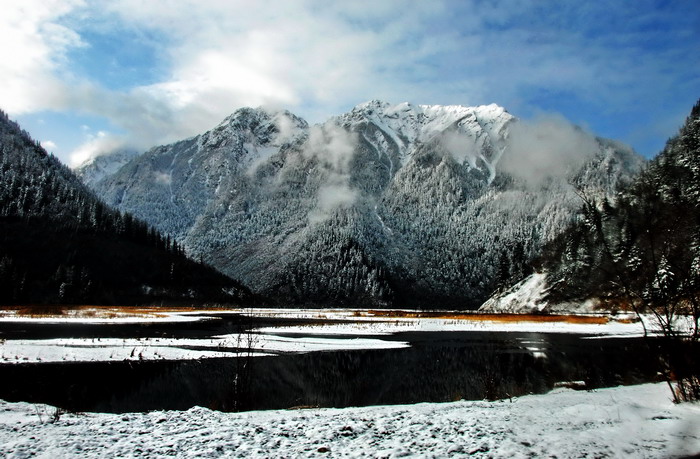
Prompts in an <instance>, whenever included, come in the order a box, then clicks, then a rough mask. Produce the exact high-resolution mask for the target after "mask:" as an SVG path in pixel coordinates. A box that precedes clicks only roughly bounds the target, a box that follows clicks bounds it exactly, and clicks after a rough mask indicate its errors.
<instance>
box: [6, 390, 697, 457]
mask: <svg viewBox="0 0 700 459" xmlns="http://www.w3.org/2000/svg"><path fill="white" fill-rule="evenodd" d="M54 413H55V408H53V407H49V406H46V405H32V404H28V403H7V402H0V456H1V457H8V458H25V457H30V456H33V457H34V456H35V457H47V458H48V457H166V456H167V457H404V456H418V457H494V458H526V457H558V458H584V457H585V458H594V457H619V458H629V457H635V458H646V457H649V458H669V457H682V456H687V455H692V454H697V453H700V406H698V405H692V404H682V405H674V404H673V403H672V402H671V401H670V392H669V390H668V387H667V386H666V385H665V384H646V385H640V386H627V387H617V388H610V389H600V390H596V391H590V392H586V391H573V390H569V389H557V390H555V391H553V392H550V393H549V394H546V395H530V396H525V397H520V398H517V399H512V400H502V401H497V402H486V401H461V402H453V403H442V404H434V403H430V404H428V403H424V404H418V405H398V406H375V407H365V408H345V409H306V410H292V411H290V410H281V411H258V412H245V413H222V412H217V411H210V410H208V409H205V408H199V407H195V408H192V409H190V410H188V411H184V412H179V411H154V412H149V413H129V414H102V413H90V414H80V413H78V414H73V413H66V414H62V415H61V416H60V417H59V418H58V420H52V417H53V414H54Z"/></svg>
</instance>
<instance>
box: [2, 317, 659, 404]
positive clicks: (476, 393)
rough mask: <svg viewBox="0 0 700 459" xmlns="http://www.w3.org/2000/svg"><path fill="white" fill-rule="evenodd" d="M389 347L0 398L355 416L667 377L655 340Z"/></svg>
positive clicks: (34, 329) (44, 371) (172, 365)
mask: <svg viewBox="0 0 700 459" xmlns="http://www.w3.org/2000/svg"><path fill="white" fill-rule="evenodd" d="M241 320H242V319H240V318H239V317H235V316H228V317H224V318H219V319H218V320H212V321H205V322H195V323H175V324H172V323H171V324H148V325H133V324H123V325H81V326H78V327H76V326H75V325H55V324H54V325H31V326H28V325H26V324H21V325H20V324H1V325H0V337H1V338H5V339H13V338H14V339H17V338H25V339H26V338H53V337H87V338H96V337H127V336H129V337H136V336H140V337H154V336H169V337H206V336H213V335H217V334H222V333H232V332H235V331H237V330H240V327H241V325H242V322H241ZM273 322H277V321H266V323H265V325H273V324H274V323H273ZM283 322H284V324H285V325H289V324H290V322H289V321H287V320H284V321H283ZM295 322H299V321H295ZM280 323H281V321H280ZM255 325H260V324H258V323H256V324H255ZM334 338H337V336H334ZM382 338H383V339H390V340H397V341H407V342H409V343H410V344H411V347H409V348H404V349H390V350H362V351H329V352H314V353H308V354H285V355H280V356H271V357H257V358H252V357H251V358H221V359H202V360H196V361H128V362H98V363H92V362H90V363H80V362H78V363H73V362H71V363H26V364H6V365H0V399H4V400H8V401H29V402H41V403H49V404H52V405H57V406H61V407H64V408H67V409H70V410H75V411H99V412H128V411H147V410H157V409H177V410H183V409H187V408H190V407H192V406H195V405H199V406H205V407H209V408H213V409H219V410H230V411H233V410H256V409H276V408H291V407H300V406H321V407H346V406H366V405H379V404H398V403H416V402H443V401H452V400H459V399H484V398H488V399H494V398H507V397H512V396H519V395H524V394H528V393H544V392H547V391H548V390H550V389H552V387H553V386H554V384H555V383H557V382H561V381H585V384H586V388H598V387H607V386H615V385H620V384H636V383H642V382H649V381H655V380H656V378H657V372H658V370H659V367H658V358H657V355H658V353H659V341H655V340H651V339H642V338H601V339H588V338H587V337H585V336H583V335H572V334H543V333H503V332H408V333H397V334H395V335H392V336H391V337H386V336H383V337H382Z"/></svg>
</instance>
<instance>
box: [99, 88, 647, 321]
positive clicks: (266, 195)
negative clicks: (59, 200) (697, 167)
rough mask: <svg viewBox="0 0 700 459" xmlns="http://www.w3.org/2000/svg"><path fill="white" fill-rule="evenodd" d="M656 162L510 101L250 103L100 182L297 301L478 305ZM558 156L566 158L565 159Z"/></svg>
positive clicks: (254, 280)
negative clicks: (525, 115)
mask: <svg viewBox="0 0 700 459" xmlns="http://www.w3.org/2000/svg"><path fill="white" fill-rule="evenodd" d="M641 164H642V159H641V158H640V157H638V156H637V155H635V154H634V153H633V152H631V151H630V150H629V149H626V148H624V147H622V146H620V145H617V144H616V143H614V142H610V141H606V140H601V139H595V138H593V137H591V136H589V135H587V134H585V133H583V132H580V131H579V130H576V129H575V128H572V127H570V126H569V127H566V126H561V125H557V124H556V123H554V124H552V125H551V126H544V127H542V126H526V125H524V123H521V122H519V121H518V120H516V119H515V118H514V117H513V116H511V115H510V114H509V113H507V112H506V111H505V110H504V109H503V108H501V107H498V106H496V105H489V106H479V107H461V106H415V105H411V104H407V103H404V104H399V105H390V104H388V103H385V102H380V101H371V102H368V103H365V104H361V105H359V106H357V107H355V108H354V109H353V110H352V111H350V112H348V113H345V114H343V115H340V116H337V117H334V118H332V119H330V120H329V121H328V122H326V123H324V124H322V125H315V126H309V125H308V124H307V123H306V122H305V121H304V120H302V119H300V118H298V117H296V116H295V115H293V114H291V113H289V112H285V111H278V112H270V111H266V110H262V109H241V110H238V111H236V112H235V113H233V114H232V115H231V116H229V117H228V118H226V119H225V120H224V121H223V122H222V123H221V124H220V125H219V126H217V127H216V128H214V129H212V130H211V131H209V132H207V133H204V134H202V135H200V136H197V137H193V138H190V139H187V140H183V141H181V142H177V143H174V144H172V145H167V146H161V147H156V148H154V149H152V150H150V151H148V152H146V153H144V154H142V155H140V156H138V157H137V158H135V159H132V160H131V161H129V162H128V163H126V164H125V165H124V166H123V167H121V168H120V169H119V170H118V171H117V172H115V173H113V174H112V175H109V176H107V177H104V178H103V179H102V180H100V181H99V182H97V183H96V184H94V189H95V191H96V192H97V193H98V195H100V196H101V197H102V198H104V199H105V200H106V201H107V202H108V203H109V204H111V205H113V206H116V207H117V208H119V209H121V210H125V211H129V212H131V213H133V214H134V215H135V216H137V217H139V218H142V219H144V220H146V221H148V222H150V223H151V224H153V225H155V226H156V227H157V228H159V229H160V230H161V231H164V232H166V233H169V234H170V235H171V236H173V237H174V238H176V239H177V240H178V241H179V242H181V243H183V244H184V245H185V247H186V248H187V250H188V252H189V253H191V254H193V255H195V256H197V257H201V258H203V259H204V260H206V261H208V262H209V263H211V264H213V265H214V266H216V267H217V268H219V269H221V270H222V271H224V272H226V273H227V274H229V275H231V276H233V277H235V278H237V279H241V280H242V281H243V282H244V283H246V284H247V285H248V286H250V287H251V288H252V289H253V290H254V291H257V292H259V293H263V294H266V295H269V296H270V297H274V298H276V299H279V301H281V302H294V303H323V304H353V305H358V306H359V305H386V304H393V305H395V306H416V305H419V306H424V307H436V308H437V307H461V308H466V307H476V306H478V305H479V304H481V303H482V302H483V300H484V299H485V298H486V297H487V296H488V295H489V294H490V293H491V291H493V289H494V288H495V287H496V286H498V285H500V284H502V283H504V282H506V281H508V280H509V279H511V278H514V277H519V276H522V275H524V274H525V273H524V270H526V269H527V268H526V263H527V261H528V260H529V259H530V258H531V257H532V256H533V255H534V254H536V253H537V251H538V250H539V248H540V247H541V246H542V244H544V243H545V242H547V241H549V240H551V239H552V238H553V237H554V236H555V235H556V234H558V232H559V231H561V229H562V228H563V227H564V226H565V225H566V224H567V223H568V222H569V221H570V219H571V218H572V216H573V214H574V209H575V208H576V207H577V206H578V201H577V199H578V198H577V197H576V196H575V194H574V193H573V191H572V189H571V186H570V183H572V182H577V183H583V184H586V186H587V187H589V188H591V189H592V190H598V191H599V192H601V193H610V192H611V191H613V190H614V189H615V187H616V184H617V182H618V181H619V180H620V179H623V178H625V177H629V176H630V175H631V174H633V173H635V172H636V170H637V169H638V168H639V167H640V165H641ZM554 166H556V167H554Z"/></svg>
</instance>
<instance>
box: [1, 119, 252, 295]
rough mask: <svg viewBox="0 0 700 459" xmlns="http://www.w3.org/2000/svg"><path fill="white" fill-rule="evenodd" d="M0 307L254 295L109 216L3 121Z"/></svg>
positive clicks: (129, 221)
mask: <svg viewBox="0 0 700 459" xmlns="http://www.w3.org/2000/svg"><path fill="white" fill-rule="evenodd" d="M0 174H1V175H0V303H1V304H19V303H64V304H65V303H82V304H125V305H129V304H143V303H152V302H157V301H177V302H203V301H212V302H213V301H226V302H237V301H240V300H242V299H244V298H246V297H248V295H249V292H248V290H247V289H246V288H244V287H243V286H241V285H240V284H239V283H237V282H235V281H233V280H231V279H230V278H228V277H226V276H224V275H222V274H220V273H219V272H217V271H216V270H214V269H213V268H210V267H206V266H204V265H200V264H198V263H195V262H194V261H192V260H190V259H188V258H187V257H186V256H185V255H184V253H183V249H182V246H181V245H180V244H178V243H177V242H176V241H173V240H171V239H170V237H167V236H165V237H164V236H162V235H161V234H160V233H159V232H158V231H156V230H155V229H154V228H152V227H149V226H148V225H147V224H146V223H144V222H142V221H140V220H136V219H134V218H133V217H131V216H130V215H129V214H123V213H120V212H117V211H114V210H112V209H110V208H108V207H107V206H106V205H105V204H103V203H102V202H101V201H100V200H99V199H97V198H96V197H95V196H94V195H93V193H92V192H90V191H89V190H88V189H87V188H85V186H84V185H83V184H82V183H81V181H80V180H79V179H78V178H77V177H76V176H75V175H74V174H73V172H72V171H71V170H70V169H68V168H67V167H66V166H64V165H62V164H61V163H60V162H59V161H58V160H57V159H56V158H54V157H53V156H51V155H48V154H47V153H46V152H45V151H44V149H43V148H42V147H41V146H40V145H39V144H38V143H37V142H35V141H33V140H32V139H31V138H30V136H29V135H28V133H26V132H25V131H23V130H22V129H21V128H20V127H19V126H18V125H17V124H16V123H14V122H12V121H10V120H9V118H8V117H7V115H6V114H5V113H3V112H0Z"/></svg>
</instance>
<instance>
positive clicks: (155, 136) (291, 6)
mask: <svg viewBox="0 0 700 459" xmlns="http://www.w3.org/2000/svg"><path fill="white" fill-rule="evenodd" d="M698 22H700V12H699V11H698V10H697V9H692V8H691V9H688V8H682V7H679V5H675V4H664V5H660V4H656V3H654V2H634V3H628V4H615V5H602V4H600V5H599V4H593V3H581V2H544V3H542V2H538V3H537V4H532V5H530V4H527V5H525V4H523V3H522V2H517V1H510V2H499V3H498V4H496V5H493V4H490V3H486V2H482V1H479V0H472V1H468V2H453V1H447V0H445V1H436V2H430V3H426V2H417V1H416V2H410V4H408V5H407V4H406V3H405V2H401V1H398V0H385V1H382V2H379V3H377V2H370V1H359V2H352V3H348V2H343V3H338V2H332V3H329V2H319V1H315V0H303V1H298V2H275V1H271V0H264V1H261V2H257V3H256V7H255V8H250V5H249V2H246V1H226V2H222V1H218V0H203V1H196V2H195V1H192V0H171V1H168V2H165V3H163V2H145V3H144V2H137V1H134V0H117V1H112V2H108V3H104V2H97V1H92V0H67V1H55V0H54V1H52V0H47V1H38V0H24V1H12V2H8V3H7V4H5V5H3V15H2V17H0V100H1V101H2V104H3V108H4V109H5V110H7V111H8V112H9V113H10V114H11V115H13V116H19V115H21V116H23V117H24V119H21V120H20V121H22V122H23V124H24V125H27V126H29V127H30V131H32V132H34V131H36V132H39V135H36V134H35V136H37V137H39V140H42V141H52V142H53V143H54V145H55V146H56V148H55V153H56V154H57V155H58V156H59V157H60V158H61V159H62V160H63V161H65V162H72V163H74V164H75V163H77V162H79V161H80V160H81V159H84V158H85V156H86V152H87V151H89V152H90V154H91V155H98V154H100V153H101V152H104V151H106V150H109V149H110V148H112V146H113V145H114V144H115V143H120V144H128V145H130V146H133V147H136V148H138V149H145V148H147V147H150V146H152V145H156V144H163V143H168V142H172V141H174V140H177V139H180V138H184V137H188V136H192V135H195V134H196V133H198V132H202V131H203V130H205V129H207V128H208V127H209V126H211V125H213V124H214V123H216V122H218V120H220V119H222V118H223V117H224V116H226V115H227V114H228V113H231V112H232V111H233V110H235V109H236V108H238V107H241V106H263V107H265V108H268V109H270V108H279V107H285V108H290V109H293V110H294V111H295V112H297V113H301V114H303V115H304V117H305V118H306V119H308V120H310V122H312V123H314V122H318V121H321V120H324V119H326V118H328V116H330V115H331V114H333V113H340V112H342V111H345V110H348V109H349V108H350V107H352V106H354V105H355V104H357V103H358V102H359V101H362V100H369V99H374V98H380V99H384V100H405V99H407V98H409V99H411V100H412V101H413V102H416V103H436V104H443V105H449V104H461V105H477V104H486V103H491V102H497V103H498V104H500V105H503V106H507V107H509V109H510V110H512V111H513V112H514V113H517V114H518V115H519V116H521V117H525V118H529V117H530V116H531V115H533V114H535V113H538V112H542V111H544V112H554V113H560V114H562V115H563V116H565V117H566V118H568V119H570V120H571V121H573V122H574V123H576V124H582V125H586V126H587V127H589V128H590V129H591V130H593V131H595V132H597V133H599V134H601V135H604V136H606V137H613V138H618V139H621V140H624V141H626V142H628V143H632V144H633V145H634V146H635V147H636V148H637V149H638V150H641V151H642V152H643V153H646V154H650V153H655V152H656V151H657V150H658V148H660V146H661V145H663V141H665V139H666V138H667V137H668V136H669V135H670V134H671V133H672V132H673V131H674V130H675V129H676V128H677V125H678V124H680V123H681V122H682V119H683V116H684V112H685V107H687V105H688V104H689V103H690V102H691V101H693V100H694V99H695V97H696V96H697V92H698V90H700V81H698V79H697V74H696V69H695V66H694V65H692V64H691V63H690V61H692V59H688V56H690V55H692V54H693V52H694V50H695V48H696V46H697V43H698V42H699V41H700V32H698V29H697V27H696V24H697V23H698ZM49 115H51V116H53V117H56V116H58V117H60V120H61V121H62V123H54V124H50V123H42V121H44V118H46V117H48V116H49ZM78 117H83V118H87V119H88V121H89V122H88V123H85V119H80V120H78V119H77V118H78ZM660 118H661V119H666V120H668V121H666V122H665V123H663V125H660V124H659V119H660ZM71 120H73V121H74V123H73V126H74V127H73V128H71V129H66V125H70V123H71ZM57 124H62V126H61V128H62V129H61V130H60V131H59V127H58V126H57ZM82 124H89V125H90V126H92V127H93V131H95V132H97V131H103V132H104V133H105V135H104V137H103V139H102V140H100V141H98V142H95V141H94V139H92V138H86V137H85V135H84V133H83V132H82V131H81V130H80V125H82ZM59 137H60V139H59ZM83 143H91V146H90V147H89V148H88V147H87V146H84V145H83V146H81V144H83Z"/></svg>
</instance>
